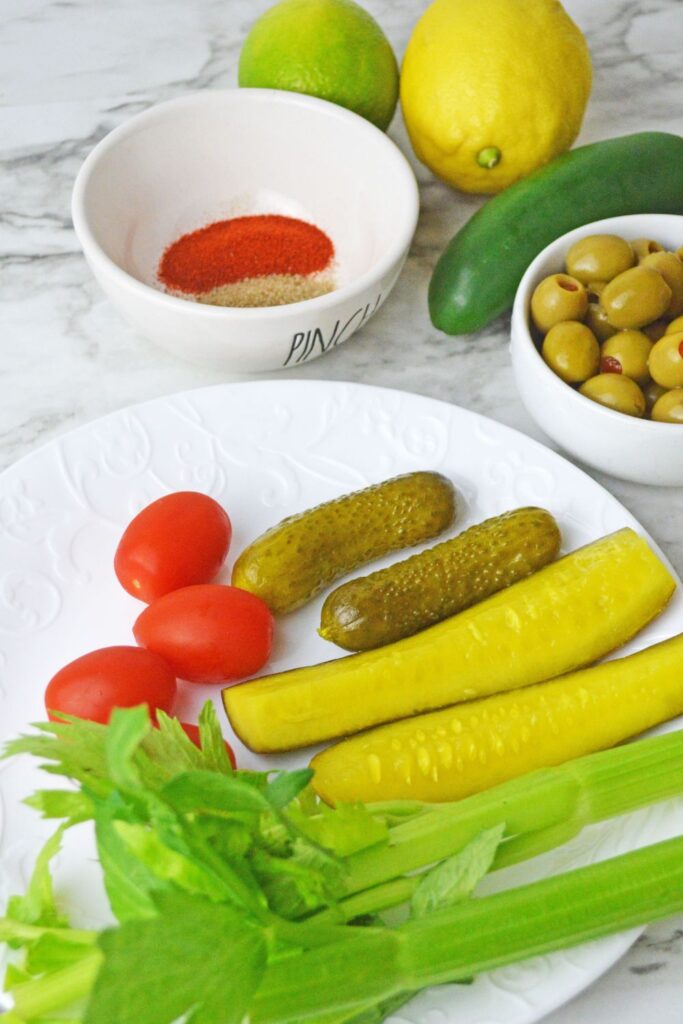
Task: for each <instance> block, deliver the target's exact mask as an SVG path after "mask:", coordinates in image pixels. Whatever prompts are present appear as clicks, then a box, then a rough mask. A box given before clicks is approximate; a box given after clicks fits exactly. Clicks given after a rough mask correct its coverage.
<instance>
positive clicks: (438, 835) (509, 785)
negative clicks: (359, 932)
mask: <svg viewBox="0 0 683 1024" xmlns="http://www.w3.org/2000/svg"><path fill="white" fill-rule="evenodd" d="M682 791H683V732H673V733H668V734H666V735H664V736H657V737H653V738H651V739H645V740H639V741H637V742H635V743H630V744H627V745H625V746H621V747H616V748H614V749H612V750H606V751H602V752H600V753H597V754H588V755H587V756H585V757H582V758H578V759H577V760H575V761H571V762H568V763H566V764H563V765H559V766H557V767H553V768H543V769H540V770H539V771H535V772H532V773H530V774H529V775H526V776H522V777H520V778H517V779H512V780H511V781H509V782H504V783H502V784H501V785H499V786H495V787H494V788H493V789H490V790H487V791H486V792H483V793H478V794H476V795H475V796H470V797H467V798H466V799H464V800H461V801H458V802H457V803H453V804H443V805H436V806H435V807H434V809H433V810H432V811H429V812H427V813H419V814H417V815H416V816H415V817H414V818H411V819H409V820H407V821H405V822H402V823H401V824H398V825H395V826H394V827H393V828H391V829H390V833H389V835H390V841H389V846H388V847H387V846H383V847H374V848H372V847H371V848H369V849H367V850H361V851H359V852H358V853H356V854H353V855H352V856H350V857H349V858H348V859H347V862H346V863H347V868H348V874H347V879H346V891H347V893H348V894H349V895H352V894H354V893H356V892H359V891H361V890H364V889H368V888H370V887H373V886H377V885H380V884H381V883H384V882H388V881H390V880H391V879H392V878H398V877H399V876H400V875H403V874H406V873H407V872H410V871H416V870H418V869H420V868H424V867H426V866H427V865H428V864H433V863H435V862H437V861H438V860H441V859H443V858H444V857H448V856H450V855H451V854H453V853H455V852H457V851H458V850H459V849H461V848H462V847H463V846H464V845H465V844H466V843H468V842H469V841H470V840H471V839H473V838H474V836H476V835H477V834H478V833H479V832H481V831H482V830H484V829H486V828H491V827H492V826H494V825H496V824H499V823H500V822H501V821H504V822H505V823H506V830H507V836H508V839H509V843H510V849H509V850H508V851H507V853H505V852H504V851H505V845H504V846H503V848H502V849H501V861H500V865H499V866H502V864H503V863H505V864H510V863H515V862H516V860H514V859H512V858H513V849H514V847H513V843H514V842H516V841H517V840H518V837H526V836H527V835H529V834H536V837H537V839H538V838H540V836H541V834H542V833H543V832H545V839H544V842H545V843H546V844H547V845H545V846H543V845H542V844H541V845H540V847H539V849H537V850H536V852H543V851H544V850H547V849H550V848H552V846H554V845H558V843H559V842H565V841H566V840H567V839H569V838H571V837H572V835H575V834H577V833H578V832H580V831H581V829H582V828H584V827H585V826H586V825H590V824H593V823H595V822H598V821H604V820H605V819H607V818H612V817H615V816H616V815H619V814H624V813H626V812H628V811H634V810H637V809H638V808H640V807H644V806H645V805H647V804H650V803H654V802H656V801H659V800H665V799H668V798H669V797H672V796H675V795H677V794H680V793H681V792H682ZM369 807H370V809H371V810H372V805H369ZM554 830H556V831H554ZM553 835H556V836H557V837H558V839H557V842H555V841H553V840H552V837H553ZM516 849H517V851H518V852H517V854H516V859H517V860H520V859H523V857H524V856H527V855H528V856H533V855H534V853H531V852H530V853H529V854H525V853H524V852H523V851H524V844H523V843H521V842H519V843H518V846H517V848H516ZM529 849H531V845H530V846H529Z"/></svg>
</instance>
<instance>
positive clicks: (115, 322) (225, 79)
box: [0, 0, 683, 1024]
mask: <svg viewBox="0 0 683 1024" xmlns="http://www.w3.org/2000/svg"><path fill="white" fill-rule="evenodd" d="M365 5H366V6H367V7H368V8H369V9H370V10H371V11H372V13H373V14H375V16H376V17H377V18H378V19H379V21H380V22H381V24H382V26H383V27H384V29H385V31H386V32H387V34H388V35H389V37H390V39H391V41H392V43H393V44H394V45H395V48H396V51H397V53H398V54H401V53H402V52H403V49H404V47H405V44H406V41H407V39H408V36H409V33H410V29H411V26H412V24H413V23H414V21H415V20H416V18H417V16H418V15H419V14H420V12H421V11H422V9H423V8H424V7H425V6H426V2H425V0H365ZM2 6H3V22H4V31H3V34H2V38H1V39H0V95H1V96H2V103H3V105H2V107H0V159H1V160H2V165H3V171H4V173H3V175H2V177H1V178H0V194H1V200H0V267H1V269H2V275H1V277H0V282H1V283H0V289H1V296H0V297H1V301H2V305H1V306H0V323H1V331H0V338H1V349H0V468H2V467H3V466H7V465H9V464H10V463H12V462H13V461H15V460H16V459H18V458H19V457H21V456H22V455H24V454H26V453H27V452H29V451H31V450H32V449H33V448H35V447H36V446H37V445H40V444H43V443H44V442H45V441H47V440H49V439H50V438H52V437H55V436H56V435H58V434H60V433H62V432H64V431H66V430H68V429H70V428H71V427H74V426H76V425H77V424H79V423H82V422H84V421H86V420H89V419H92V418H94V417H96V416H100V415H102V414H103V413H107V412H109V411H111V410H114V409H118V408H120V407H122V406H124V405H128V404H130V403H133V402H138V401H141V400H144V399H147V398H152V397H154V396H157V395H161V394H165V393H170V392H174V391H178V390H184V389H186V388H192V387H201V386H202V385H206V384H213V383H218V382H220V381H222V380H226V379H228V378H227V377H226V375H225V374H222V373H219V372H217V371H212V370H206V369H201V368H198V367H194V366H190V365H188V364H185V363H182V362H180V361H178V360H176V359H174V358H173V357H171V356H170V355H167V354H165V353H164V352H161V351H159V350H158V349H156V348H153V347H152V346H151V344H149V343H147V342H146V341H144V340H143V339H142V338H140V337H138V336H136V335H135V334H134V332H133V331H132V330H131V329H130V328H128V327H127V326H126V325H125V324H124V323H123V322H122V321H121V320H120V319H119V317H118V315H117V314H116V312H115V311H114V310H113V309H112V308H111V306H110V305H109V303H108V302H107V301H106V299H105V298H104V296H103V295H102V293H101V292H100V291H99V289H98V287H97V286H96V285H95V283H94V281H93V280H92V278H91V276H90V274H89V271H88V269H87V267H86V265H85V262H84V260H83V257H82V255H81V253H80V251H79V248H78V245H77V242H76V239H75V236H74V233H73V230H72V226H71V220H70V216H69V198H70V190H71V186H72V182H73V179H74V176H75V174H76V171H77V170H78V167H79V165H80V163H81V161H82V160H83V159H84V157H85V156H86V154H87V153H88V152H89V150H90V149H91V148H92V146H93V145H94V144H95V143H96V142H97V141H98V140H99V139H101V138H102V137H103V136H104V135H105V134H106V133H107V132H108V131H110V130H111V129H112V128H114V127H115V126H116V125H118V124H120V123H121V122H123V121H124V120H126V118H128V117H130V116H131V115H132V114H134V113H137V112H139V111H141V110H143V109H145V108H146V107H147V106H149V105H150V104H152V103H156V102H158V101H159V100H164V99H169V98H172V97H175V96H179V95H181V94H183V93H185V92H188V91H191V90H194V89H199V88H202V87H208V86H210V87H226V86H228V87H229V86H232V85H234V84H235V81H236V65H237V58H238V53H239V48H240V43H241V40H242V39H243V37H244V34H245V32H246V30H247V28H248V26H249V25H250V24H251V22H252V20H253V18H254V17H255V16H256V15H257V14H258V13H259V12H260V11H261V10H262V9H264V8H265V7H266V6H268V2H267V0H257V2H254V0H193V2H191V3H188V2H187V0H146V2H142V3H141V2H140V0H99V2H98V3H92V2H91V0H66V2H63V0H21V3H20V4H17V3H14V4H13V3H11V2H10V0H5V2H4V4H3V5H2ZM565 7H566V8H567V9H568V11H569V13H570V14H571V15H572V16H573V17H574V18H575V19H576V20H577V22H578V23H579V25H580V26H581V27H582V29H583V30H584V31H585V32H586V34H587V36H588V41H589V44H590V47H591V52H592V55H593V62H594V67H595V81H594V88H593V95H592V98H591V101H590V105H589V109H588V112H587V116H586V120H585V123H584V127H583V131H582V133H581V136H580V140H579V141H580V142H590V141H593V140H595V139H599V138H602V137H605V136H611V135H620V134H624V133H627V132H631V131H638V130H641V129H644V128H650V129H662V130H669V131H678V132H680V133H683V102H682V99H681V97H682V95H683V68H682V65H681V60H680V56H681V53H683V2H682V0H638V2H633V0H602V2H601V3H595V2H594V0H565ZM390 135H391V136H392V137H393V138H394V139H395V140H396V142H397V143H398V145H399V146H400V147H401V149H402V150H403V151H404V152H405V153H406V154H407V155H408V156H409V157H410V158H411V161H412V163H413V166H414V167H415V170H416V173H417V175H418V178H419V182H420V190H421V201H422V213H421V217H420V223H419V227H418V230H417V234H416V237H415V241H414V244H413V247H412V250H411V254H410V258H409V260H408V263H407V265H406V268H405V270H404V271H403V275H402V277H401V280H400V283H399V285H398V286H397V287H396V289H395V291H394V292H393V294H392V296H391V298H390V300H389V301H388V302H387V303H386V305H385V306H384V307H383V309H382V310H381V311H380V312H379V313H378V314H377V316H376V317H375V318H374V319H373V320H372V321H371V322H370V323H369V324H368V326H367V327H365V328H364V329H363V330H362V331H361V332H360V333H359V334H358V335H356V336H355V337H354V339H353V340H352V341H351V342H349V343H348V344H346V345H343V346H341V347H340V348H338V349H335V350H334V351H333V352H331V353H330V354H329V355H326V356H325V357H324V358H322V359H319V360H317V361H315V362H313V363H310V364H308V365H306V366H303V367H300V368H298V369H297V370H295V371H292V372H291V375H292V376H295V377H298V378H311V379H320V378H329V379H336V380H349V381H363V382H366V383H372V384H379V385H384V386H389V387H396V388H402V389H405V390H410V391H416V392H419V393H421V394H425V395H429V396H432V397H435V398H440V399H445V400H447V401H451V402H455V403H457V404H459V405H463V406H465V407H468V408H471V409H475V410H477V411H479V412H481V413H484V414H486V415H489V416H492V417H494V418H496V419H498V420H501V421H502V422H504V423H507V424H509V425H510V426H513V427H516V428H518V429H520V430H522V431H524V432H526V433H527V434H530V435H532V436H535V437H538V438H539V439H540V440H544V441H545V440H546V439H545V438H544V437H543V436H542V435H541V434H540V432H539V431H538V429H537V428H536V427H535V425H534V424H533V423H532V422H531V420H530V419H529V417H528V416H527V414H526V412H525V411H524V409H523V408H522V406H521V404H520V402H519V400H518V398H517V395H516V392H515V389H514V385H513V382H512V374H511V370H510V361H509V356H508V327H509V325H508V321H507V320H506V319H503V320H501V321H499V322H497V323H496V324H494V325H493V327H492V328H490V329H487V330H486V331H485V332H482V334H481V335H480V336H472V337H468V338H457V339H450V338H446V337H445V336H443V335H440V334H439V333H438V332H437V331H436V330H434V329H433V328H432V326H431V324H430V322H429V319H428V316H427V312H426V290H427V283H428V279H429V275H430V271H431V268H432V267H433V265H434V262H435V260H436V257H437V255H438V253H439V252H440V251H441V250H442V249H443V247H444V245H445V243H446V241H447V240H448V239H449V238H450V236H451V234H452V233H453V232H454V230H455V229H456V228H457V227H458V226H459V225H460V224H462V223H463V222H464V221H465V220H466V219H467V218H468V217H469V216H470V214H471V213H472V212H473V211H474V210H475V209H476V207H477V206H478V200H476V199H474V198H470V197H463V196H460V195H456V194H455V193H454V192H452V191H450V190H449V189H448V188H447V187H445V186H444V185H441V184H439V183H438V182H436V181H435V180H434V179H433V178H432V177H431V175H430V174H429V173H428V172H427V171H426V170H425V169H424V168H422V167H421V166H419V165H418V164H417V163H416V161H415V160H414V159H413V158H412V153H411V152H410V147H409V146H408V143H407V140H406V136H405V132H404V129H403V126H402V123H401V119H400V114H399V115H397V116H396V118H395V120H394V123H393V126H392V128H391V130H390ZM281 376H282V378H284V379H286V378H287V376H288V373H287V372H283V373H282V374H281ZM232 379H234V378H232ZM601 482H603V483H604V484H605V486H607V487H608V488H609V489H610V490H611V491H612V492H613V493H614V494H615V495H616V496H617V497H619V498H620V499H621V500H622V501H623V502H624V504H625V505H626V506H627V507H628V508H629V509H630V510H631V511H632V512H633V513H634V514H635V515H636V516H637V517H638V518H639V520H640V521H641V522H642V523H643V525H644V526H645V527H646V528H647V529H648V530H649V531H650V532H651V533H652V534H653V535H654V537H655V538H656V539H657V540H658V542H659V543H660V544H661V546H662V548H663V549H664V550H665V552H666V553H667V554H668V556H669V557H670V559H671V560H672V562H673V563H674V565H675V566H676V567H677V569H678V571H679V572H680V573H683V535H682V534H681V531H680V528H679V524H680V522H681V515H682V514H683V490H681V489H671V490H663V489H661V490H658V489H655V488H646V487H640V486H637V485H633V484H625V483H623V482H620V481H617V480H614V479H612V478H607V477H605V478H601ZM681 1001H683V919H679V920H677V921H670V922H667V923H665V924H661V925H658V926H656V927H653V928H651V929H650V930H649V931H648V932H647V933H646V934H645V935H644V936H643V937H642V938H641V940H640V941H639V942H638V943H637V944H636V946H635V947H634V948H633V949H632V950H631V952H630V953H629V954H628V955H627V956H626V957H625V958H624V959H623V960H622V961H621V962H620V963H619V964H618V965H617V966H616V967H614V968H613V969H612V970H611V971H610V972H609V973H608V974H607V975H605V976H604V977H603V978H602V979H601V980H600V981H598V982H597V983H596V984H595V985H594V986H593V987H592V988H591V989H590V990H588V991H587V992H585V993H583V994H582V995H580V996H579V997H578V998H577V999H575V1000H574V1001H573V1002H572V1003H570V1004H569V1005H567V1006H565V1007H564V1008H563V1009H562V1010H560V1011H557V1012H555V1013H554V1014H551V1016H550V1017H548V1018H547V1020H548V1022H549V1024H583V1022H587V1021H590V1022H591V1024H611V1022H612V1021H614V1020H619V1021H620V1024H642V1022H643V1021H645V1020H647V1021H655V1020H656V1021H657V1024H679V1022H680V1019H681V1014H680V1005H681ZM473 1024H479V1022H473ZM481 1024H483V1022H481Z"/></svg>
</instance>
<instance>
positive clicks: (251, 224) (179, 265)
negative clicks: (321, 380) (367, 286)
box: [158, 214, 334, 305]
mask: <svg viewBox="0 0 683 1024" xmlns="http://www.w3.org/2000/svg"><path fill="white" fill-rule="evenodd" d="M333 259H334V246H333V244H332V242H331V240H330V239H329V238H328V236H327V235H326V234H325V232H324V231H321V230H320V228H318V227H316V226H315V225H314V224H309V223H307V222H306V221H303V220H298V219H297V218H295V217H284V216H281V215H279V214H260V215H256V216H249V217H234V218H232V219H231V220H222V221H216V222H214V223H213V224H207V225H206V227H203V228H199V229H198V230H197V231H192V232H190V233H189V234H187V235H183V236H182V237H181V238H179V239H178V240H177V241H175V242H173V243H172V244H171V245H169V247H168V248H167V249H166V251H165V252H164V254H163V256H162V258H161V262H160V264H159V270H158V277H159V280H160V281H161V283H162V284H163V285H165V287H166V288H167V289H168V290H169V291H172V292H178V293H181V294H184V295H187V296H192V297H195V298H198V299H199V300H200V301H209V302H211V301H214V302H216V303H217V304H220V305H279V304H280V302H291V301H298V299H299V298H301V297H303V298H306V297H309V296H308V295H307V294H303V295H301V294H299V293H300V292H301V291H302V279H308V278H310V279H312V283H313V285H314V287H313V291H314V292H315V293H317V294H321V291H330V290H331V287H332V285H331V281H330V280H329V279H326V280H325V281H319V280H317V278H319V276H320V275H321V274H322V273H323V272H324V271H326V270H328V269H329V268H330V266H331V264H332V261H333ZM289 279H291V280H289ZM241 282H249V283H250V285H249V288H248V289H245V288H241V289H240V288H239V287H235V286H238V285H239V284H240V283H241ZM269 284H270V287H269ZM318 285H319V287H318V288H317V290H316V287H315V286H318ZM231 286H233V287H231ZM307 290H310V288H309V289H307V288H306V287H303V291H304V292H306V291H307ZM290 293H291V295H292V296H293V297H291V298H288V297H287V295H289V294H290ZM245 296H246V298H247V299H254V300H255V301H246V300H245ZM259 296H261V298H262V301H259ZM231 297H232V298H234V299H235V300H236V301H234V302H233V301H230V299H231Z"/></svg>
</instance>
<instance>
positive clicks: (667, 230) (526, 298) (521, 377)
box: [510, 213, 683, 487]
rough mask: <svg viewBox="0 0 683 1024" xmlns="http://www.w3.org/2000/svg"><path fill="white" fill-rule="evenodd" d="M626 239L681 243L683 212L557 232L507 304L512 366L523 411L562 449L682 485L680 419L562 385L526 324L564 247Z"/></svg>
mask: <svg viewBox="0 0 683 1024" xmlns="http://www.w3.org/2000/svg"><path fill="white" fill-rule="evenodd" d="M595 234H612V235H619V236H621V237H622V238H626V239H627V240H628V241H633V240H634V239H636V238H653V239H655V240H656V241H658V242H661V244H662V245H664V246H665V248H670V249H677V248H678V247H679V246H680V245H682V244H683V217H680V216H676V215H673V214H649V213H642V214H641V213H638V214H631V215H629V216H625V217H610V218H608V219H607V220H600V221H595V222H593V223H592V224H586V225H584V226H583V227H580V228H576V229H575V230H574V231H570V232H568V233H567V234H566V235H562V236H561V237H560V238H557V239H556V240H555V241H554V242H551V244H550V245H548V246H546V248H545V249H544V250H543V251H542V252H541V253H539V255H538V256H537V257H536V259H535V260H533V262H532V263H531V264H530V265H529V267H528V269H527V270H526V272H525V274H524V277H523V278H522V280H521V282H520V284H519V287H518V289H517V294H516V296H515V302H514V306H513V309H512V325H511V344H510V352H511V357H512V370H513V374H514V378H515V384H516V386H517V390H518V391H519V395H520V397H521V399H522V402H523V403H524V406H525V407H526V410H527V412H528V413H529V415H530V416H531V417H532V419H534V420H535V422H536V423H537V424H538V426H539V427H540V428H541V430H543V431H544V433H545V434H547V435H548V437H549V438H550V439H551V440H552V441H554V442H555V443H556V444H557V445H558V446H559V447H560V448H563V449H564V450H565V451H566V452H568V453H569V455H571V456H573V457H574V458H575V459H577V460H579V461H580V462H583V463H585V464H586V465H587V466H590V467H592V468H593V469H597V470H600V471H601V472H603V473H609V474H611V475H612V476H615V477H619V478H621V479H622V480H630V481H633V482H635V483H641V484H652V485H659V486H666V487H676V486H681V485H683V424H681V425H679V424H677V423H659V422H655V421H652V420H649V419H648V420H646V419H637V418H635V417H633V416H626V415H625V414H624V413H620V412H615V411H614V410H613V409H608V408H606V407H605V406H603V405H599V404H598V403H597V402H594V401H592V400H591V399H589V398H585V397H584V396H583V395H582V394H580V392H579V391H578V390H577V389H575V388H573V387H571V386H570V385H569V384H565V383H564V381H563V380H561V379H560V378H559V377H558V376H557V375H556V374H555V373H554V372H553V371H552V370H551V369H550V367H549V366H547V365H546V363H545V362H544V360H543V358H542V356H541V353H540V351H539V349H538V346H537V344H536V342H535V340H534V337H533V335H532V332H531V328H530V312H529V311H530V303H531V296H532V294H533V291H534V289H535V288H536V285H538V284H539V282H540V281H542V280H543V278H544V277H547V276H548V275H549V274H556V273H560V272H563V271H564V261H565V257H566V254H567V251H568V249H569V248H570V246H571V245H573V244H574V242H576V241H577V240H578V239H580V238H584V237H585V236H586V235H595Z"/></svg>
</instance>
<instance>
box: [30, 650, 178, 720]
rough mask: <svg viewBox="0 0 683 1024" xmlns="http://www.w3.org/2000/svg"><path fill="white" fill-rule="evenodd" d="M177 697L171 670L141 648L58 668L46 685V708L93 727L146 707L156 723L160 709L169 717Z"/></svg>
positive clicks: (100, 653) (52, 716)
mask: <svg viewBox="0 0 683 1024" xmlns="http://www.w3.org/2000/svg"><path fill="white" fill-rule="evenodd" d="M175 695H176V680H175V676H174V675H173V672H172V670H171V669H170V668H169V666H168V665H167V664H166V662H165V661H164V660H163V658H160V657H159V655H158V654H154V652H153V651H145V650H142V649H141V648H140V647H102V648H100V649H99V650H97V651H91V652H90V653H89V654H84V655H83V656H82V657H81V658H76V660H75V661H71V662H69V664H68V665H65V666H64V668H62V669H60V670H59V672H57V674H56V675H54V676H53V677H52V679H51V680H50V682H49V683H48V684H47V689H46V690H45V708H46V710H47V713H48V717H49V718H50V719H51V720H52V721H53V722H54V721H58V720H59V716H58V715H57V714H53V712H60V711H62V712H66V713H67V714H68V715H77V716H78V717H79V718H87V719H89V720H90V721H92V722H102V723H103V724H104V723H106V722H108V721H109V717H110V715H111V713H112V711H113V710H114V708H130V707H134V706H135V705H137V704H146V705H147V707H148V708H149V711H150V715H151V717H152V719H154V717H155V712H156V711H157V709H158V708H161V709H162V710H163V711H165V712H166V713H167V714H170V713H171V709H172V707H173V702H174V700H175Z"/></svg>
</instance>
